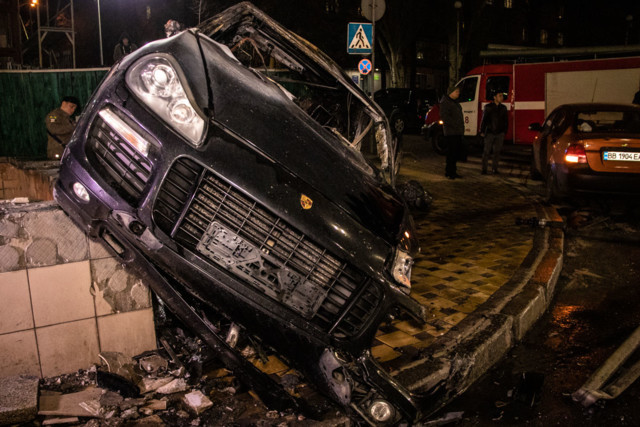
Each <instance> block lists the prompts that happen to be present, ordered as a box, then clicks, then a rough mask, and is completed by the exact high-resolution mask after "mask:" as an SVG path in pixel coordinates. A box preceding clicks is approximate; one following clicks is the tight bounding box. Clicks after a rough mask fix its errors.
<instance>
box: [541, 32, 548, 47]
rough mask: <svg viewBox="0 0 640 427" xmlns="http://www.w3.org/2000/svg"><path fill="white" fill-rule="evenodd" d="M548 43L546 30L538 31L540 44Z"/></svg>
mask: <svg viewBox="0 0 640 427" xmlns="http://www.w3.org/2000/svg"><path fill="white" fill-rule="evenodd" d="M548 42H549V33H547V30H540V44H547V43H548Z"/></svg>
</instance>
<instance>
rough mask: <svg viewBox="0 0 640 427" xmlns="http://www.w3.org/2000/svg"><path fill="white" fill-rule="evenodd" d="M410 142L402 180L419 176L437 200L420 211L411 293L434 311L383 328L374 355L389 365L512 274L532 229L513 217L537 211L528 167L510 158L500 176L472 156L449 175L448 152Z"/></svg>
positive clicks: (410, 354)
mask: <svg viewBox="0 0 640 427" xmlns="http://www.w3.org/2000/svg"><path fill="white" fill-rule="evenodd" d="M413 138H417V137H413ZM411 142H412V143H413V144H412V146H413V147H417V149H415V150H414V151H410V150H411V146H410V148H408V150H409V151H408V152H409V154H408V155H406V156H405V158H404V160H403V166H402V169H401V176H400V181H406V180H410V179H414V180H417V181H418V182H420V183H421V184H422V185H423V186H424V188H425V189H427V191H429V193H430V194H431V195H432V196H433V200H434V201H433V204H432V206H431V208H430V209H429V210H427V211H426V212H414V219H415V221H416V226H417V229H418V237H419V239H420V243H421V249H422V251H421V254H420V255H419V256H418V257H417V259H416V260H415V261H416V262H415V265H414V268H413V274H412V286H413V291H412V294H413V296H414V297H415V298H416V299H417V300H418V301H419V302H420V303H422V304H423V305H425V306H427V307H429V308H430V309H431V316H432V317H431V318H430V319H429V321H428V322H427V324H426V325H419V324H417V323H416V322H414V321H412V320H406V319H398V320H396V321H394V322H393V323H392V324H390V325H383V326H382V327H381V328H380V330H379V331H378V334H377V336H376V340H375V341H374V343H373V346H372V354H373V355H374V357H376V359H377V360H378V361H379V362H381V363H382V365H383V366H384V367H385V368H386V369H388V370H390V371H391V370H393V369H395V368H397V367H399V366H402V365H403V364H406V363H408V362H410V361H411V360H414V359H415V358H416V354H417V353H418V352H419V350H420V349H423V348H426V347H429V346H430V345H431V344H432V343H434V341H435V340H436V338H437V337H439V336H442V335H444V334H446V333H447V332H448V331H449V330H450V329H451V328H452V327H453V326H455V325H456V324H458V323H459V322H460V321H462V320H463V319H464V318H465V317H467V315H468V314H470V313H472V312H473V311H475V310H476V308H477V307H478V306H480V305H481V304H482V303H484V302H485V301H486V300H487V299H488V298H489V297H490V296H491V295H492V294H493V293H494V292H495V291H497V290H498V289H500V287H501V286H503V285H504V284H505V283H507V282H508V281H509V279H510V278H511V277H512V275H513V274H514V272H515V271H516V270H517V269H518V267H519V266H520V265H521V264H522V262H523V261H524V259H525V257H526V256H527V254H528V253H529V252H530V251H531V249H532V246H533V236H534V230H533V229H531V228H528V227H525V226H518V225H516V223H515V220H516V218H518V217H521V218H530V217H534V216H536V215H537V211H536V203H537V199H536V196H535V193H534V192H532V191H531V189H530V188H529V187H526V185H527V184H528V182H527V179H528V178H527V175H528V173H524V172H523V170H522V168H520V167H518V166H515V167H514V166H513V165H505V167H504V168H502V170H503V171H504V172H503V173H501V174H500V175H481V174H480V162H479V161H478V160H479V159H475V158H470V159H469V161H468V162H467V163H459V164H458V171H459V173H460V174H462V175H463V178H462V179H456V180H449V179H447V178H445V177H444V157H442V156H437V155H435V154H433V153H432V152H430V150H428V149H427V150H425V149H424V146H423V145H424V142H422V146H421V145H420V143H421V141H416V140H415V139H414V140H413V141H411ZM416 153H417V155H416Z"/></svg>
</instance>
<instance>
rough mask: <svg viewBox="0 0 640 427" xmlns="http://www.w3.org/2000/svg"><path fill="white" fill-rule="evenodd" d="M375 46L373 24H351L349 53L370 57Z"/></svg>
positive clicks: (348, 38) (348, 32)
mask: <svg viewBox="0 0 640 427" xmlns="http://www.w3.org/2000/svg"><path fill="white" fill-rule="evenodd" d="M372 46H373V24H371V23H366V22H349V31H347V52H348V53H350V54H355V55H362V54H364V55H368V54H370V53H371V47H372Z"/></svg>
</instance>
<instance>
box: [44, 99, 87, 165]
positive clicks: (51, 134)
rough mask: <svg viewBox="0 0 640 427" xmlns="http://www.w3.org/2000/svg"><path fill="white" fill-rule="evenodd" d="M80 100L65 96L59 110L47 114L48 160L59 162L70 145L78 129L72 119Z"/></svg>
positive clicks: (45, 121)
mask: <svg viewBox="0 0 640 427" xmlns="http://www.w3.org/2000/svg"><path fill="white" fill-rule="evenodd" d="M79 103H80V102H79V101H78V98H76V97H75V96H65V97H64V98H62V104H60V107H59V108H56V109H55V110H52V111H50V112H49V114H47V117H46V118H45V120H44V123H45V126H46V128H47V135H48V138H47V158H48V159H52V160H59V159H60V157H62V153H63V151H64V147H66V145H67V144H68V143H69V140H70V139H71V135H72V134H73V130H74V129H75V128H76V124H75V122H74V121H73V120H72V119H71V116H72V115H73V113H75V111H76V108H78V104H79Z"/></svg>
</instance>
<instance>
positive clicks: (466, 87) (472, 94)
mask: <svg viewBox="0 0 640 427" xmlns="http://www.w3.org/2000/svg"><path fill="white" fill-rule="evenodd" d="M461 85H462V87H461V89H460V97H459V98H458V101H459V102H469V101H473V100H475V99H476V86H477V85H478V78H477V77H469V78H466V79H464V80H462V82H461Z"/></svg>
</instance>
